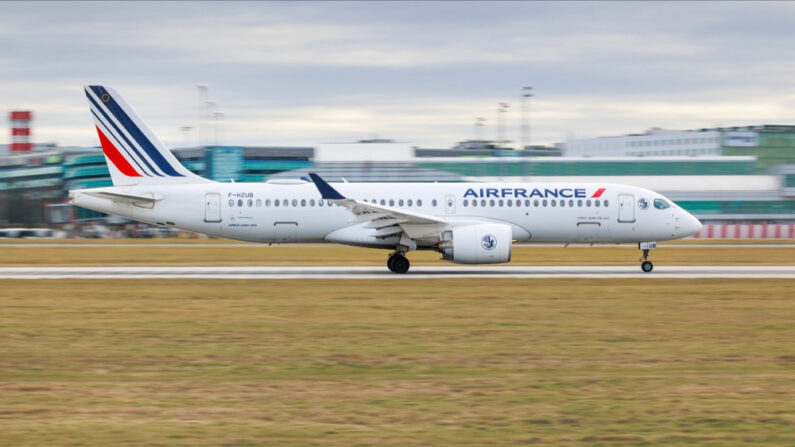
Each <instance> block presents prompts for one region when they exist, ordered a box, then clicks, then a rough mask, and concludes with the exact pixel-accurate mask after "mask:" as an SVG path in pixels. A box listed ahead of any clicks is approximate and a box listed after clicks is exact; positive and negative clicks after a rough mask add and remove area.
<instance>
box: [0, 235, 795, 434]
mask: <svg viewBox="0 0 795 447" xmlns="http://www.w3.org/2000/svg"><path fill="white" fill-rule="evenodd" d="M196 250H200V249H198V248H196ZM246 250H250V249H246ZM601 250H602V249H599V250H596V249H594V250H592V252H594V256H596V255H597V254H598V253H602V251H601ZM604 250H607V249H604ZM677 250H684V249H677ZM3 251H4V252H6V250H5V249H3ZM670 251H671V252H675V251H674V250H670ZM19 253H24V251H20V252H19ZM86 253H90V251H88V250H86ZM244 253H245V252H244ZM627 253H628V254H630V256H631V257H632V256H634V253H630V252H627ZM7 257H8V255H7V254H6V255H4V259H6V261H4V263H6V264H8V263H9V262H8V260H7ZM793 285H795V284H793V281H791V280H772V279H771V280H731V279H729V280H725V279H722V280H708V279H707V280H663V279H653V278H650V279H643V280H622V281H605V280H586V279H579V280H577V279H574V280H571V279H566V280H557V279H550V280H509V279H506V280H493V279H489V280H485V279H471V280H467V279H456V280H411V281H410V282H408V281H404V280H378V281H367V282H364V281H355V280H338V281H326V280H307V281H300V282H296V281H284V280H272V281H231V280H191V281H182V280H146V281H140V280H113V281H105V280H74V281H63V280H40V281H25V280H18V281H15V280H5V281H0V310H2V312H0V433H2V436H1V437H0V444H2V445H9V446H11V445H13V446H42V445H59V446H70V445H103V446H104V445H125V446H141V445H182V446H202V445H207V446H220V445H228V446H249V445H272V446H306V445H318V446H368V445H393V446H414V445H434V446H437V445H446V446H482V445H499V446H504V445H544V446H550V445H554V446H578V445H597V446H616V445H618V446H640V445H666V446H669V445H687V446H734V445H752V446H792V445H795V425H794V424H795V405H793V401H795V351H793V340H795V325H793V321H795V293H793Z"/></svg>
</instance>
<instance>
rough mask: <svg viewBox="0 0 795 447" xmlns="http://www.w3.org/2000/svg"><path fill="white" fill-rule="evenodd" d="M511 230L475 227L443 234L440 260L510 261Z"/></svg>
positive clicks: (469, 226) (479, 225) (486, 226)
mask: <svg viewBox="0 0 795 447" xmlns="http://www.w3.org/2000/svg"><path fill="white" fill-rule="evenodd" d="M511 242H512V234H511V227H510V226H508V225H503V224H492V223H485V224H474V225H466V226H461V227H453V228H451V229H450V230H446V231H443V232H442V240H441V242H439V251H440V252H442V259H445V260H447V261H452V262H455V263H459V264H497V263H500V262H508V261H510V260H511Z"/></svg>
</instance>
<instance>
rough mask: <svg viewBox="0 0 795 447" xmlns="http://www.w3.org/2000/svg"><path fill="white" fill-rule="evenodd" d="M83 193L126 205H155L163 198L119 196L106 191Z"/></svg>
mask: <svg viewBox="0 0 795 447" xmlns="http://www.w3.org/2000/svg"><path fill="white" fill-rule="evenodd" d="M83 193H85V194H88V195H90V196H94V197H99V198H101V199H110V200H113V201H114V202H126V203H145V202H146V203H155V202H157V201H158V200H163V197H155V196H154V195H151V196H139V195H134V194H121V193H117V192H106V191H97V192H94V191H91V190H84V191H83Z"/></svg>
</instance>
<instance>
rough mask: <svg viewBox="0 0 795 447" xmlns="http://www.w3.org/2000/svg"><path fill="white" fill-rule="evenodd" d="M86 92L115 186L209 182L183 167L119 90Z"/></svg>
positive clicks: (91, 89)
mask: <svg viewBox="0 0 795 447" xmlns="http://www.w3.org/2000/svg"><path fill="white" fill-rule="evenodd" d="M85 91H86V96H87V97H88V104H89V106H90V107H91V115H92V116H93V118H94V123H95V125H96V128H97V133H98V134H99V142H100V143H101V144H102V152H103V153H104V154H105V161H106V162H107V163H108V169H109V170H110V177H111V179H112V180H113V186H130V185H139V184H165V183H203V182H209V181H210V180H207V179H205V178H202V177H199V176H198V175H196V174H194V173H192V172H190V171H189V170H188V169H187V168H185V167H184V166H182V164H180V162H179V161H178V160H177V158H176V157H175V156H174V154H172V153H171V151H169V150H168V149H167V148H166V147H165V146H164V145H163V143H162V142H160V140H159V139H158V138H157V137H156V136H155V134H153V133H152V131H151V130H149V128H148V127H146V124H144V122H143V121H142V120H141V118H139V117H138V114H136V113H135V111H134V110H133V109H132V107H130V106H129V105H128V104H127V103H126V102H124V99H122V97H121V95H119V93H118V92H117V91H116V90H114V89H112V88H108V87H103V86H101V85H89V86H86V87H85Z"/></svg>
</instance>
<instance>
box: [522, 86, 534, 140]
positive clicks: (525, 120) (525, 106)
mask: <svg viewBox="0 0 795 447" xmlns="http://www.w3.org/2000/svg"><path fill="white" fill-rule="evenodd" d="M532 91H533V87H531V86H529V85H523V86H522V149H524V148H526V147H527V146H529V145H530V98H532V97H533V93H532Z"/></svg>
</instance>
